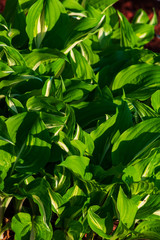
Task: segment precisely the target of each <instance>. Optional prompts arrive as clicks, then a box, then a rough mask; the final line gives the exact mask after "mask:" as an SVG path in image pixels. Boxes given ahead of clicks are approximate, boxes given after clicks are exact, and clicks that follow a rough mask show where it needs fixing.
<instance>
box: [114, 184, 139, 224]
mask: <svg viewBox="0 0 160 240" xmlns="http://www.w3.org/2000/svg"><path fill="white" fill-rule="evenodd" d="M140 199H141V197H140V196H135V197H132V198H130V199H129V198H127V196H126V195H125V193H124V192H123V189H122V188H121V187H120V189H119V193H118V199H117V208H118V211H119V214H120V221H122V223H123V224H124V225H125V226H126V227H127V228H130V227H131V226H132V225H133V223H134V219H135V216H136V213H137V211H138V203H139V200H140Z"/></svg>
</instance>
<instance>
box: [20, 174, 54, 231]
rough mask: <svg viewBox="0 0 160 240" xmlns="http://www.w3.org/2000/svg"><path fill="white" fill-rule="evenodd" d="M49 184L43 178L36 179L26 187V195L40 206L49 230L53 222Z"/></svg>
mask: <svg viewBox="0 0 160 240" xmlns="http://www.w3.org/2000/svg"><path fill="white" fill-rule="evenodd" d="M48 189H49V184H48V182H47V181H46V180H45V179H43V178H36V179H35V180H34V181H32V182H30V183H29V184H28V185H27V186H26V187H25V192H24V193H25V194H26V196H28V197H29V198H32V199H33V201H34V202H35V203H36V204H37V205H38V207H39V211H40V214H41V217H42V218H43V222H44V224H45V225H46V227H47V228H49V222H50V220H51V215H52V212H51V200H50V196H49V192H48Z"/></svg>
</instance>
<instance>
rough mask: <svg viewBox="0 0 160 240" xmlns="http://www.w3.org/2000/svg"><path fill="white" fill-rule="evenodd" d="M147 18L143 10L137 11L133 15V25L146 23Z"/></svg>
mask: <svg viewBox="0 0 160 240" xmlns="http://www.w3.org/2000/svg"><path fill="white" fill-rule="evenodd" d="M148 22H149V17H148V15H147V13H146V12H145V11H144V10H143V9H139V10H138V11H137V12H136V14H135V15H134V18H133V20H132V23H133V24H137V23H138V24H139V23H142V24H143V23H148Z"/></svg>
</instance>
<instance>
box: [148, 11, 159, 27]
mask: <svg viewBox="0 0 160 240" xmlns="http://www.w3.org/2000/svg"><path fill="white" fill-rule="evenodd" d="M149 24H150V25H153V26H156V25H157V24H158V17H157V14H156V11H155V8H153V17H152V19H151V20H150V22H149Z"/></svg>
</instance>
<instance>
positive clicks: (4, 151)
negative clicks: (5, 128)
mask: <svg viewBox="0 0 160 240" xmlns="http://www.w3.org/2000/svg"><path fill="white" fill-rule="evenodd" d="M5 137H6V136H5ZM7 141H8V140H7ZM0 156H1V161H0V190H1V191H2V190H3V188H4V179H5V178H6V176H7V173H8V171H9V170H10V168H11V166H12V162H13V146H12V145H11V144H10V143H7V142H6V140H5V141H3V140H0Z"/></svg>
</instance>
